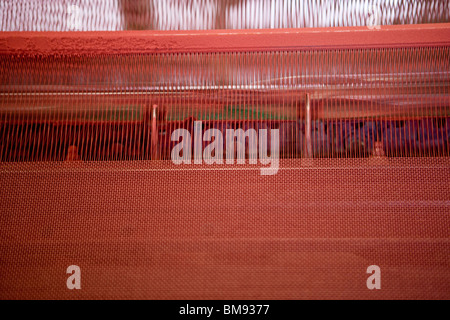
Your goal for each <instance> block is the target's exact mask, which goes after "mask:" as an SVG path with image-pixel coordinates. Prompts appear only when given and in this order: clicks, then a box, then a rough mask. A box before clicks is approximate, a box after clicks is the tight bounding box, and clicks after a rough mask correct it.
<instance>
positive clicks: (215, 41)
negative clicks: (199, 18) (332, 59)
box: [0, 23, 450, 55]
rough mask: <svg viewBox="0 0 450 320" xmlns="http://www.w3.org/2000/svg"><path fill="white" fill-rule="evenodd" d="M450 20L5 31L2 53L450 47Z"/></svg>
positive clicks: (0, 38)
mask: <svg viewBox="0 0 450 320" xmlns="http://www.w3.org/2000/svg"><path fill="white" fill-rule="evenodd" d="M449 44H450V23H441V24H423V25H395V26H380V28H379V29H369V28H368V27H342V28H303V29H262V30H206V31H121V32H2V33H0V54H33V55H35V54H124V53H169V52H172V53H175V52H229V51H233V52H242V51H247V52H248V51H259V52H261V51H272V50H309V49H331V48H352V49H353V48H385V47H389V48H394V47H426V46H447V45H449Z"/></svg>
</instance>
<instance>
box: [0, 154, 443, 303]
mask: <svg viewBox="0 0 450 320" xmlns="http://www.w3.org/2000/svg"><path fill="white" fill-rule="evenodd" d="M449 168H450V160H449V158H384V159H383V158H381V159H373V158H372V159H331V160H326V159H314V160H311V159H310V160H300V159H297V160H286V161H282V162H281V163H280V170H279V171H278V173H277V174H276V175H274V176H261V175H260V171H259V167H258V166H239V165H236V166H216V167H212V166H207V165H204V166H187V167H179V166H175V165H173V164H172V163H170V162H158V161H156V162H145V161H144V162H128V161H125V162H95V163H82V162H75V163H58V162H47V163H19V164H6V163H3V164H1V165H0V182H1V185H2V188H1V189H0V190H1V191H0V192H1V196H0V210H1V214H0V230H1V234H0V237H1V242H0V252H1V260H0V298H1V299H15V298H25V299H31V298H38V299H45V298H62V299H74V298H80V299H87V298H100V299H102V298H113V299H116V298H133V299H134V298H151V299H166V298H173V299H181V298H183V299H184V298H186V299H196V298H198V299H206V298H207V299H222V298H223V299H247V298H249V299H281V298H287V299H301V298H312V299H315V298H331V299H337V298H353V299H362V298H363V299H366V298H367V299H373V298H377V299H378V298H381V299H384V298H389V299H397V298H407V299H417V298H423V299H432V298H439V299H449V298H450V276H449V272H448V270H449V268H450V256H449V250H450V243H449V232H448V231H449V227H450V221H449V219H448V217H449V213H450V185H449V183H448V181H449V180H450V169H449ZM373 264H375V265H378V266H380V268H381V290H373V291H372V290H368V289H367V287H366V279H367V277H368V276H369V275H368V274H366V269H367V267H368V266H369V265H373ZM69 265H78V266H80V268H81V290H68V289H67V288H66V279H67V276H68V275H66V273H65V272H66V268H67V267H68V266H69Z"/></svg>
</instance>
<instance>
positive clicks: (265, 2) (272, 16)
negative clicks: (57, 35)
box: [0, 0, 450, 31]
mask: <svg viewBox="0 0 450 320" xmlns="http://www.w3.org/2000/svg"><path fill="white" fill-rule="evenodd" d="M448 21H450V1H448V0H350V1H347V0H322V1H316V0H273V1H270V0H184V1H177V0H135V1H129V0H106V1H103V0H56V1H45V0H25V1H15V0H1V1H0V30H1V31H119V30H208V29H269V28H270V29H273V28H304V27H306V28H310V27H343V26H370V25H395V24H421V23H440V22H448Z"/></svg>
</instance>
